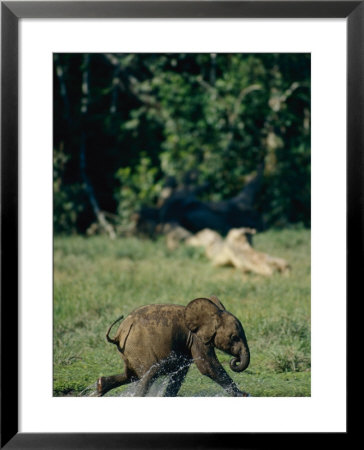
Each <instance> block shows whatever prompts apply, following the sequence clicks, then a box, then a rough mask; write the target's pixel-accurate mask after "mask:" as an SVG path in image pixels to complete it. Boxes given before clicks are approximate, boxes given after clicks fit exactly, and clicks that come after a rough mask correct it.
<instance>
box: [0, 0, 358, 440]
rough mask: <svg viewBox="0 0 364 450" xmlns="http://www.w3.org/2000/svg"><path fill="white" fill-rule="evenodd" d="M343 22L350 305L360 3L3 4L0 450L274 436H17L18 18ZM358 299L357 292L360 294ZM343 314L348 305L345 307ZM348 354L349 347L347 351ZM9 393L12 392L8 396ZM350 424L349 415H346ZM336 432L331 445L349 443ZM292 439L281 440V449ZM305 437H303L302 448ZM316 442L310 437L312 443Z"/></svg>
mask: <svg viewBox="0 0 364 450" xmlns="http://www.w3.org/2000/svg"><path fill="white" fill-rule="evenodd" d="M111 17H112V18H166V19H168V18H346V20H347V111H348V112H347V241H346V242H347V305H348V304H349V301H350V298H354V294H355V296H357V291H356V289H357V286H358V285H359V281H361V278H360V277H361V274H362V273H364V271H363V268H364V264H363V253H364V252H363V249H364V247H363V218H364V208H363V198H364V183H363V177H362V173H363V169H364V164H363V154H364V152H363V144H364V126H363V124H364V2H363V1H330V0H328V1H259V0H256V1H193V2H191V1H159V2H158V1H135V0H134V1H113V2H108V1H92V2H89V1H82V2H80V1H79V2H77V1H72V2H62V1H57V2H47V1H38V2H33V1H27V2H22V1H2V2H1V69H2V70H1V448H9V449H25V448H27V449H50V448H52V449H66V448H67V449H86V448H87V449H99V448H100V449H109V448H110V449H111V448H113V449H116V448H121V449H123V448H133V449H137V448H153V449H154V448H155V449H157V448H158V449H161V448H167V447H168V448H173V449H182V448H216V449H217V448H257V447H259V446H261V445H262V442H263V440H264V441H266V442H268V441H269V442H270V440H271V439H272V437H273V436H274V435H272V434H267V433H266V434H255V433H248V434H245V435H244V436H243V437H242V436H241V434H242V433H212V434H211V433H192V434H191V433H168V432H166V433H136V434H131V433H63V434H62V433H57V434H52V433H19V432H18V412H19V411H18V400H19V398H18V392H17V389H16V388H15V389H14V386H17V382H18V369H19V366H18V340H17V336H18V331H19V329H18V324H17V317H18V282H19V279H18V263H19V259H18V250H19V242H18V220H19V218H18V182H19V179H18V77H19V73H18V32H19V29H18V25H19V20H20V19H22V18H50V19H51V18H111ZM359 292H360V291H359ZM347 310H348V306H347ZM347 348H348V350H349V348H350V346H349V345H348V346H347ZM9 386H11V387H12V388H11V389H9ZM347 417H348V416H347ZM348 431H349V427H348V428H347V432H346V433H338V436H336V437H335V439H336V442H337V443H339V441H340V439H341V438H343V437H347V435H348ZM292 438H293V439H295V440H296V439H297V436H294V437H293V436H292V434H291V435H285V436H282V435H280V436H279V439H280V446H284V445H285V443H286V441H287V440H288V439H292ZM308 438H309V436H308V434H307V436H305V435H303V436H301V437H300V443H303V442H304V441H305V440H306V439H308ZM317 438H318V435H316V437H315V442H316V443H317Z"/></svg>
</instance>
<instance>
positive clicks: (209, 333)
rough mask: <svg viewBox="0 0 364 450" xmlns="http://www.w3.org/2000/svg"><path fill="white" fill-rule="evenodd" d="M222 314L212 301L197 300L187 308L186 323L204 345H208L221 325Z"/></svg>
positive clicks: (206, 299) (205, 299)
mask: <svg viewBox="0 0 364 450" xmlns="http://www.w3.org/2000/svg"><path fill="white" fill-rule="evenodd" d="M221 312H222V311H221V310H220V309H219V308H218V307H217V306H216V304H215V303H214V302H213V301H211V300H210V299H208V298H196V299H195V300H192V302H190V303H189V304H188V305H187V306H186V308H185V323H186V325H187V328H188V329H189V330H190V331H192V332H193V333H195V334H196V335H197V336H198V337H199V338H200V339H201V341H202V342H203V343H204V344H208V343H209V342H210V341H211V339H212V338H213V337H214V335H215V333H216V331H217V328H218V327H219V325H220V323H221V318H220V315H221Z"/></svg>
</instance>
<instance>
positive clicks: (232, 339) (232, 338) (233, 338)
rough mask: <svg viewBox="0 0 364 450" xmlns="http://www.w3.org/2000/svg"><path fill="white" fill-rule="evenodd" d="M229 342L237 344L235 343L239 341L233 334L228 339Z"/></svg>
mask: <svg viewBox="0 0 364 450" xmlns="http://www.w3.org/2000/svg"><path fill="white" fill-rule="evenodd" d="M230 340H231V341H232V342H237V341H238V340H239V338H238V336H237V335H236V334H233V335H232V336H231V337H230Z"/></svg>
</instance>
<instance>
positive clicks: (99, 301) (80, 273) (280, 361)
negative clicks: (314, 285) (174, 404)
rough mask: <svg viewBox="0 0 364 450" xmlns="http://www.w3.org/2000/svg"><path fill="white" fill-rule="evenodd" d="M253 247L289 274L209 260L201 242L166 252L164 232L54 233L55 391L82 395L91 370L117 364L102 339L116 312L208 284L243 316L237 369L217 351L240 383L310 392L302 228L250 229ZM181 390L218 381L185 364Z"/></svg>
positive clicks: (275, 392)
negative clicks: (244, 354) (245, 353)
mask: <svg viewBox="0 0 364 450" xmlns="http://www.w3.org/2000/svg"><path fill="white" fill-rule="evenodd" d="M255 248H256V249H257V250H261V251H265V252H268V253H269V254H271V255H275V256H279V257H283V258H285V259H286V260H287V261H288V262H289V263H290V265H291V266H292V273H291V274H290V276H282V275H279V274H276V275H274V276H272V277H261V276H258V275H242V274H241V273H240V272H239V271H238V270H236V269H233V268H216V267H213V266H212V265H211V263H210V262H209V261H208V260H207V259H206V258H205V256H204V253H203V251H202V250H200V249H198V248H193V247H185V246H181V247H179V248H178V249H177V250H175V251H173V252H172V251H170V250H168V249H167V247H166V245H165V241H164V238H160V239H159V240H157V241H150V240H140V239H136V238H128V239H127V238H123V239H116V240H115V241H111V240H109V239H108V238H106V237H103V236H98V237H92V238H84V237H81V236H71V237H56V238H55V241H54V353H53V356H54V384H53V387H54V395H57V396H58V395H80V394H81V393H82V391H83V390H85V389H86V388H87V387H88V386H90V385H92V384H93V383H95V382H96V380H97V378H98V377H99V376H101V375H111V374H115V373H120V372H121V371H122V363H121V360H120V358H119V356H118V354H117V350H116V348H115V347H114V346H113V345H111V344H109V343H107V342H106V339H105V333H106V330H107V328H108V326H109V325H110V324H111V322H113V321H114V320H115V319H116V318H117V317H119V316H120V315H121V314H124V315H127V314H128V313H129V312H131V311H132V310H133V309H135V308H136V307H138V306H141V305H144V304H149V303H178V304H182V305H186V304H187V303H188V302H189V301H190V300H192V299H194V298H196V297H199V296H208V295H211V294H215V295H218V296H219V297H220V298H221V300H222V302H223V303H224V305H225V307H226V308H227V309H228V310H229V311H231V312H232V313H233V314H235V315H236V316H237V317H238V318H239V319H240V320H241V322H242V323H243V326H244V329H245V332H246V335H247V339H248V342H249V347H250V351H251V363H250V366H249V367H248V369H247V370H246V371H245V372H243V373H241V374H237V373H233V372H232V371H231V370H230V369H229V367H228V361H229V359H230V357H229V356H228V355H225V354H223V353H221V352H218V358H219V360H220V361H221V362H222V364H223V365H224V367H225V368H226V370H227V371H228V372H229V374H230V375H231V376H232V377H233V379H234V380H235V381H236V383H237V384H238V385H239V386H240V387H241V389H243V390H246V391H248V392H250V393H251V395H253V396H258V397H259V396H272V397H275V396H284V397H289V396H292V397H296V396H297V397H299V396H310V380H311V372H310V367H311V364H310V232H309V231H308V230H305V229H301V230H293V229H291V230H283V231H279V230H276V231H273V230H270V231H267V232H264V233H261V234H259V235H257V236H256V237H255ZM125 389H128V388H127V387H126V386H124V387H121V388H119V389H118V390H115V391H114V392H112V391H111V392H110V393H109V394H108V395H120V394H121V393H122V392H124V390H125ZM86 392H87V391H86ZM179 395H180V396H215V395H217V396H220V395H224V391H223V390H222V388H220V387H219V386H218V385H216V384H215V383H213V382H212V381H211V380H209V379H208V378H206V377H203V376H202V375H201V374H200V373H199V372H198V370H197V369H196V367H195V366H194V365H192V367H191V368H190V371H189V372H188V374H187V377H186V380H185V382H184V384H183V386H182V388H181V391H180V393H179Z"/></svg>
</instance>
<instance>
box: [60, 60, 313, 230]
mask: <svg viewBox="0 0 364 450" xmlns="http://www.w3.org/2000/svg"><path fill="white" fill-rule="evenodd" d="M82 154H83V156H82ZM83 157H84V160H85V167H84V172H85V173H86V174H87V177H88V179H89V181H90V184H91V185H92V187H93V191H94V195H95V197H96V199H97V201H98V203H99V205H100V207H101V209H103V210H106V211H108V212H110V213H114V214H115V215H116V216H117V217H118V220H120V221H121V222H122V223H127V222H128V221H129V220H130V215H131V213H132V212H133V211H134V210H135V209H138V208H139V207H140V206H141V205H155V203H156V202H157V200H158V196H159V193H160V190H161V188H162V186H163V183H164V182H165V180H166V179H167V178H168V177H170V176H174V177H175V178H176V179H177V181H178V180H181V179H183V177H184V176H185V174H186V172H188V171H189V170H191V169H193V170H195V171H197V173H198V181H199V183H200V184H204V185H206V186H207V188H206V190H205V191H204V193H203V195H204V199H205V200H206V199H207V200H213V201H219V200H222V199H226V198H230V197H231V196H233V195H235V194H236V193H237V192H239V191H240V190H241V189H242V187H243V186H244V184H245V182H246V179H247V176H248V175H249V174H251V173H252V172H254V171H255V170H256V169H257V167H258V165H259V164H264V167H265V169H264V180H263V184H262V186H261V189H260V192H259V195H258V198H257V200H256V205H255V206H256V208H257V210H258V211H259V212H260V213H261V214H262V215H263V218H264V221H265V224H266V225H267V226H270V225H286V224H288V223H297V222H301V223H303V224H305V225H307V226H308V225H309V224H310V55H309V54H207V53H206V54H56V55H55V57H54V161H55V171H54V174H55V177H54V186H55V189H54V208H55V210H54V212H55V214H54V229H55V232H72V231H81V232H82V231H85V229H86V228H87V227H88V226H89V225H90V223H91V222H92V221H94V220H95V217H94V214H93V211H92V209H91V206H90V203H89V201H88V199H87V196H86V195H85V174H82V168H81V166H82V158H83Z"/></svg>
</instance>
